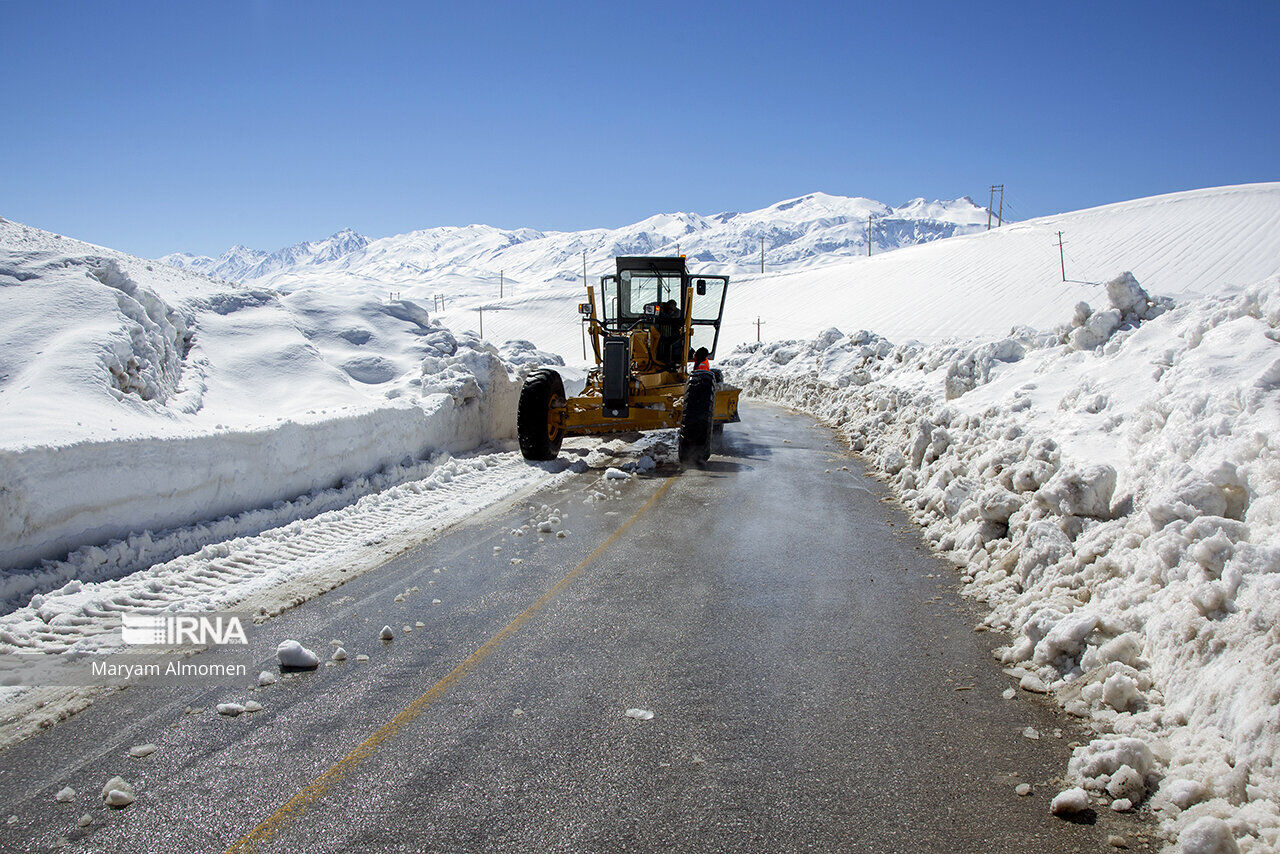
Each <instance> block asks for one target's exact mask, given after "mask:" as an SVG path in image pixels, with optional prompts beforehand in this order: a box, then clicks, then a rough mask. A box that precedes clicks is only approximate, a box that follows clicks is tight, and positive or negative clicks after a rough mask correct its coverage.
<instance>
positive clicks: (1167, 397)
mask: <svg viewBox="0 0 1280 854" xmlns="http://www.w3.org/2000/svg"><path fill="white" fill-rule="evenodd" d="M1106 291H1107V299H1108V302H1109V305H1106V306H1098V307H1096V308H1094V307H1090V306H1088V305H1085V304H1083V303H1082V304H1080V305H1078V306H1077V307H1076V309H1075V310H1074V312H1073V313H1072V317H1071V318H1070V323H1067V324H1064V325H1063V326H1062V327H1060V328H1058V329H1057V330H1055V331H1053V332H1049V333H1037V332H1033V331H1031V330H1028V329H1020V330H1014V332H1013V333H1012V334H1011V335H1009V336H1008V337H1005V338H998V339H985V340H984V339H970V340H966V341H963V342H956V341H949V342H944V343H940V344H933V345H928V346H925V345H920V344H905V345H894V344H892V343H890V342H889V341H887V340H885V339H884V338H881V337H880V336H878V335H876V334H874V333H870V332H857V333H854V334H852V335H845V334H843V333H841V332H840V331H838V330H835V329H831V330H828V331H827V332H824V333H823V334H822V335H820V336H819V337H818V338H817V339H816V340H813V341H781V342H773V343H768V344H753V345H748V346H746V347H744V348H741V349H740V350H738V351H737V352H736V353H735V354H734V355H732V356H731V357H729V358H727V359H725V360H724V361H723V362H722V365H723V367H724V368H725V369H726V373H727V374H729V375H730V376H731V377H732V378H734V379H736V380H738V381H740V382H742V383H743V385H744V387H745V389H746V391H747V393H749V394H751V395H754V396H757V397H763V398H768V399H772V400H776V401H780V402H782V403H785V404H788V405H791V406H794V407H796V408H799V409H802V410H805V411H808V412H811V413H813V414H815V415H817V416H819V417H821V418H822V419H824V420H826V421H828V422H829V423H831V424H834V425H837V426H838V427H839V428H840V429H841V430H842V431H843V433H844V434H845V435H846V436H847V437H848V440H849V441H850V443H851V444H852V446H853V447H854V448H855V449H857V450H859V451H861V452H862V453H863V454H864V455H865V458H866V460H867V461H868V463H869V465H870V466H871V467H872V468H873V470H878V471H879V472H880V473H881V474H882V475H883V476H884V478H885V479H886V480H887V481H888V482H889V483H890V484H892V485H893V486H894V487H895V489H896V490H897V492H898V494H899V495H900V497H901V499H902V501H903V503H904V504H905V505H906V506H907V507H908V509H909V510H910V511H911V512H912V514H913V515H914V517H915V519H916V520H917V521H918V522H919V523H920V524H921V525H922V526H923V528H924V530H925V533H926V536H927V537H928V539H929V541H930V542H931V543H932V544H933V545H934V547H935V548H936V549H937V550H938V551H940V552H942V553H943V554H945V555H946V556H947V557H948V558H949V559H950V560H951V561H952V562H953V563H954V564H955V565H956V567H957V568H958V570H959V571H960V573H961V574H962V575H963V578H964V581H965V583H966V591H967V593H968V594H969V595H971V596H973V597H974V598H976V599H978V600H980V601H982V602H984V603H985V604H986V605H987V606H988V607H989V608H990V616H989V617H988V618H987V621H986V623H987V625H988V626H990V627H992V628H997V629H1000V630H1003V631H1006V632H1008V633H1009V634H1010V635H1011V637H1012V641H1011V643H1010V644H1009V645H1008V646H1007V647H1005V648H1004V649H1003V650H1002V652H1001V655H1002V661H1003V664H1004V665H1005V666H1006V668H1007V669H1008V672H1009V673H1010V674H1011V675H1012V676H1013V677H1014V678H1015V679H1018V680H1019V681H1020V683H1021V685H1022V687H1023V688H1025V689H1028V690H1036V691H1044V690H1046V689H1047V690H1048V691H1049V692H1051V693H1052V695H1053V696H1054V697H1055V698H1057V699H1058V701H1059V702H1060V703H1062V704H1063V705H1064V706H1065V708H1066V709H1067V711H1069V712H1071V713H1072V714H1075V715H1079V716H1081V717H1084V718H1088V719H1089V720H1091V721H1092V724H1093V726H1094V727H1095V728H1096V730H1097V733H1098V736H1097V738H1096V740H1094V741H1093V742H1092V743H1090V744H1088V745H1085V746H1083V747H1080V748H1078V749H1077V750H1076V751H1075V755H1074V757H1073V759H1072V761H1071V765H1070V769H1069V774H1070V776H1071V778H1072V781H1073V782H1074V783H1077V784H1079V785H1081V786H1083V787H1084V788H1085V789H1086V790H1088V791H1089V792H1090V793H1091V794H1092V795H1093V796H1094V797H1095V798H1096V799H1097V800H1098V802H1100V803H1105V804H1108V805H1110V804H1112V803H1113V802H1117V801H1121V803H1119V804H1118V807H1120V808H1123V807H1124V803H1123V802H1122V799H1128V801H1129V802H1131V803H1132V804H1134V805H1138V804H1144V803H1145V804H1147V805H1149V807H1150V808H1152V809H1154V810H1155V812H1156V814H1157V815H1158V816H1159V817H1160V818H1161V819H1163V821H1164V825H1163V826H1164V828H1165V830H1166V831H1167V832H1168V834H1169V836H1170V838H1171V839H1172V838H1174V837H1175V836H1176V835H1177V834H1178V832H1180V831H1181V830H1182V829H1183V828H1185V827H1188V826H1189V825H1191V824H1192V823H1194V822H1196V821H1197V820H1201V824H1200V825H1199V827H1198V829H1197V831H1196V832H1195V833H1194V834H1190V835H1189V838H1190V837H1195V838H1199V837H1200V836H1202V835H1205V834H1208V835H1209V836H1212V835H1213V832H1212V827H1213V823H1214V822H1215V821H1217V820H1219V819H1220V820H1224V821H1225V822H1226V823H1227V826H1228V828H1229V830H1230V833H1231V835H1232V836H1233V837H1234V838H1235V839H1236V840H1237V843H1238V846H1239V850H1241V851H1244V852H1264V851H1266V852H1274V851H1276V850H1277V845H1278V840H1280V806H1278V804H1280V281H1277V280H1274V279H1273V280H1270V281H1267V282H1265V283H1263V284H1260V285H1257V286H1254V287H1250V288H1247V289H1237V290H1234V291H1231V290H1229V289H1228V290H1227V292H1226V293H1224V294H1223V295H1220V296H1215V297H1200V298H1193V299H1188V300H1186V301H1184V302H1182V303H1181V304H1179V305H1176V306H1171V305H1170V302H1169V301H1168V300H1155V299H1152V298H1150V297H1149V296H1148V294H1147V293H1146V292H1145V291H1144V290H1143V289H1142V288H1141V287H1140V286H1139V284H1138V282H1137V281H1136V280H1134V278H1133V276H1132V275H1131V274H1124V275H1122V276H1119V277H1117V278H1115V279H1113V280H1112V281H1111V282H1109V283H1108V285H1107V288H1106ZM1220 829H1221V828H1219V830H1220ZM1222 850H1226V849H1222Z"/></svg>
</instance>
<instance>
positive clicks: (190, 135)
mask: <svg viewBox="0 0 1280 854" xmlns="http://www.w3.org/2000/svg"><path fill="white" fill-rule="evenodd" d="M0 30H2V31H3V32H4V33H5V34H6V37H5V40H4V41H5V47H4V51H3V53H2V54H0V66H2V67H3V72H4V82H3V85H2V86H0V121H3V126H4V129H3V132H0V215H3V216H5V217H8V218H11V219H16V220H19V221H22V222H26V223H28V224H31V225H35V226H39V227H41V228H46V229H49V230H52V231H57V232H59V233H63V234H68V235H71V236H74V237H79V238H82V239H86V240H90V241H93V242H96V243H101V244H105V245H108V246H112V247H115V248H119V249H122V250H125V251H128V252H132V253H136V254H139V255H146V256H156V255H160V254H163V253H165V252H169V251H173V250H178V249H185V250H190V251H197V252H202V253H208V254H216V253H217V252H220V251H221V250H223V249H225V248H226V247H227V246H229V245H231V244H233V243H244V244H247V245H250V246H254V247H258V248H263V249H276V248H279V247H280V246H283V245H287V244H290V243H294V242H297V241H299V240H304V239H312V238H319V237H323V236H325V235H327V234H330V233H332V232H334V231H336V230H338V229H340V228H343V227H346V226H350V227H352V228H355V229H357V230H358V231H361V232H364V233H366V234H370V235H372V236H384V235H387V234H393V233H398V232H402V231H408V230H412V229H415V228H424V227H428V226H433V225H463V224H467V223H472V222H484V223H488V224H491V225H496V226H502V227H515V226H531V227H535V228H541V229H578V228H586V227H592V226H618V225H623V224H625V223H629V222H634V221H636V220H639V219H642V218H644V217H646V216H648V215H650V214H652V213H657V212H662V211H672V210H692V211H698V212H700V213H714V212H718V211H723V210H747V209H752V208H758V207H761V206H764V205H767V204H771V203H773V202H775V201H778V200H780V199H783V198H788V197H791V196H797V195H801V194H803V193H806V192H810V191H814V190H822V191H825V192H829V193H839V194H847V195H863V196H869V197H872V198H876V199H880V200H882V201H886V202H889V203H900V202H903V201H906V200H907V199H910V198H912V197H915V196H927V197H929V198H939V197H940V198H951V197H955V196H961V195H969V196H972V197H973V198H975V199H976V200H978V201H979V203H985V201H986V192H987V187H988V185H990V184H992V183H1001V182H1003V183H1004V184H1005V185H1006V186H1007V188H1008V196H1007V197H1006V202H1007V205H1006V209H1007V210H1009V211H1010V212H1011V213H1012V214H1013V215H1014V216H1020V217H1027V216H1035V215H1040V214H1045V213H1054V212H1058V211H1063V210H1073V209H1077V208H1081V207H1087V206H1090V205H1095V204H1103V203H1106V202H1111V201H1118V200H1121V199H1126V198H1133V197H1137V196H1145V195H1152V194H1156V193H1162V192H1172V191H1176V190H1183V189H1190V188H1194V187H1202V186H1213V185H1219V184H1232V183H1243V182H1249V181H1269V180H1280V97H1278V96H1280V59H1278V57H1280V50H1277V44H1280V3H1277V2H1272V0H1259V2H1253V3H1234V2H1222V3H1203V2H1197V3H1180V2H1162V3H1130V2H1121V3H1116V2H1106V3H1077V2H1068V3H1057V4H1047V3H1021V2H1007V3H999V4H988V3H957V2H952V0H948V2H920V3H896V2H876V3H857V2H830V3H797V4H783V3H778V2H761V0H740V2H735V3H724V4H703V3H696V2H680V3H667V2H642V0H633V2H627V3H609V2H598V3H590V2H583V3H572V4H571V3H557V2H520V3H516V2H512V3H496V2H494V3H489V2H450V3H447V4H446V3H429V2H419V3H407V2H406V3H381V2H355V1H354V0H351V2H344V3H329V2H314V1H313V0H309V2H276V1H275V0H255V2H233V0H224V2H202V3H196V2H185V0H183V2H167V1H166V2H89V0H85V2H63V0H0Z"/></svg>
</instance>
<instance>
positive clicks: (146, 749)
mask: <svg viewBox="0 0 1280 854" xmlns="http://www.w3.org/2000/svg"><path fill="white" fill-rule="evenodd" d="M157 749H158V748H157V747H156V746H155V745H154V744H135V745H134V746H133V747H130V748H129V757H130V758H131V759H146V758H147V757H148V756H150V755H151V754H153V753H155V752H156V750H157Z"/></svg>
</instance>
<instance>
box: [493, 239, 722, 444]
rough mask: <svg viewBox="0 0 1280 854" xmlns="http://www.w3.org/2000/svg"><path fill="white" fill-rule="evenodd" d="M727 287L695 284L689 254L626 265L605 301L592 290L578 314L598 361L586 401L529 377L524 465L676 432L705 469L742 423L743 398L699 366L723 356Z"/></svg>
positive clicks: (552, 376) (698, 280) (522, 424)
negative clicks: (698, 357) (577, 445)
mask: <svg viewBox="0 0 1280 854" xmlns="http://www.w3.org/2000/svg"><path fill="white" fill-rule="evenodd" d="M728 287H729V277H728V276H706V275H691V274H690V273H689V271H688V270H687V269H686V268H685V259H684V256H683V255H681V256H678V257H657V256H655V257H621V258H618V259H617V273H616V274H614V275H611V276H603V277H601V279H600V295H599V299H598V300H597V297H596V291H595V288H593V287H591V286H588V287H587V301H586V302H585V303H582V304H581V305H579V307H578V310H579V312H580V313H581V315H582V318H583V321H584V322H585V323H587V325H588V328H589V331H590V334H591V348H592V350H593V351H594V353H595V359H596V366H595V367H594V368H592V369H591V370H590V371H589V372H588V374H587V384H586V387H585V388H584V389H583V391H582V394H580V395H578V396H577V397H569V398H566V397H565V393H564V382H563V381H562V380H561V378H560V374H558V373H557V372H556V371H554V370H552V369H550V368H541V369H539V370H535V371H533V372H531V373H530V374H529V375H528V377H526V378H525V381H524V387H523V388H522V389H521V390H520V404H519V410H518V411H517V413H516V429H517V433H518V435H519V438H520V451H521V453H523V454H524V456H525V459H529V460H551V459H555V457H556V455H557V454H559V453H560V443H561V442H562V441H563V440H564V437H565V436H598V435H602V434H605V433H621V432H625V431H628V430H658V429H661V428H665V427H675V428H678V429H679V437H680V438H679V452H680V460H681V461H682V462H698V463H700V462H705V461H706V460H707V458H708V457H709V456H710V454H711V445H712V442H713V438H714V436H715V435H716V434H718V433H719V432H720V431H721V430H723V429H724V425H725V424H727V423H732V422H736V421H739V420H741V419H739V418H738V394H739V393H740V391H741V389H738V388H734V387H733V386H730V385H726V384H725V382H724V378H723V376H722V375H721V373H720V371H718V370H716V369H708V370H697V369H696V365H694V364H693V359H694V356H695V354H699V351H700V350H703V349H705V350H706V356H705V358H707V359H711V358H714V356H715V352H716V343H717V342H718V340H719V337H720V319H721V316H722V315H723V313H724V299H725V292H726V291H727V290H728Z"/></svg>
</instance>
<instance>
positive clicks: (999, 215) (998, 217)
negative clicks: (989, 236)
mask: <svg viewBox="0 0 1280 854" xmlns="http://www.w3.org/2000/svg"><path fill="white" fill-rule="evenodd" d="M999 189H1000V212H999V213H997V214H996V228H999V227H1000V226H1002V225H1004V184H1000V185H999Z"/></svg>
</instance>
